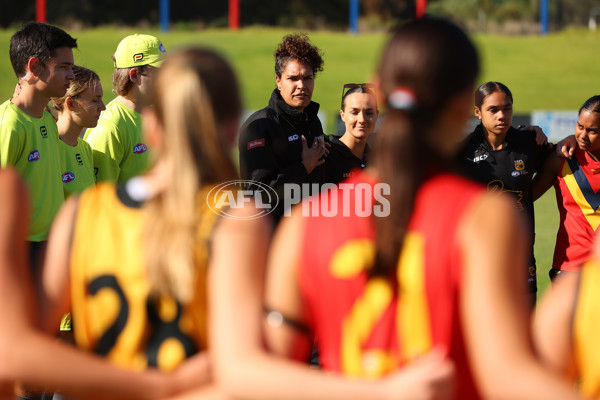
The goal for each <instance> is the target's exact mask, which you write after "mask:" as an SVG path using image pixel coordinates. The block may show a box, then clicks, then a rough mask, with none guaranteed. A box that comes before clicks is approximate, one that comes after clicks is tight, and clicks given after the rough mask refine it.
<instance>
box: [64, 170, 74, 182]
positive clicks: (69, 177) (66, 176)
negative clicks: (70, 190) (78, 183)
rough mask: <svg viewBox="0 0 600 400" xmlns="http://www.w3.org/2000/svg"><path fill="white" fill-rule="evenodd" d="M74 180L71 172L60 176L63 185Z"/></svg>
mask: <svg viewBox="0 0 600 400" xmlns="http://www.w3.org/2000/svg"><path fill="white" fill-rule="evenodd" d="M74 180H75V174H74V173H72V172H65V173H64V174H62V181H63V183H69V182H73V181H74Z"/></svg>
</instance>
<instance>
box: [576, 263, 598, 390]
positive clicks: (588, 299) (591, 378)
mask: <svg viewBox="0 0 600 400" xmlns="http://www.w3.org/2000/svg"><path fill="white" fill-rule="evenodd" d="M598 315H600V261H598V260H591V261H588V262H587V263H586V264H585V265H584V267H583V268H582V270H581V281H580V285H579V292H578V295H577V307H576V309H575V316H574V319H573V329H574V332H573V347H574V354H575V365H576V368H577V371H578V373H579V381H580V390H581V393H582V394H583V395H584V396H586V398H592V399H600V346H598V337H599V336H600V319H599V318H598Z"/></svg>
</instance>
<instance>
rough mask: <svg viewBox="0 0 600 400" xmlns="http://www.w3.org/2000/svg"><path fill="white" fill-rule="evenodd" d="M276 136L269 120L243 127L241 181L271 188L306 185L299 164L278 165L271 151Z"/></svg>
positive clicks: (256, 120) (301, 165) (305, 175)
mask: <svg viewBox="0 0 600 400" xmlns="http://www.w3.org/2000/svg"><path fill="white" fill-rule="evenodd" d="M276 134H277V129H276V127H275V123H274V122H273V121H271V120H269V119H268V118H259V119H255V120H253V121H251V122H249V123H247V124H245V125H244V126H243V127H242V131H241V133H240V139H239V150H240V154H239V157H240V176H241V177H242V179H250V180H254V181H258V182H261V183H264V184H267V185H269V186H271V187H272V188H276V187H278V186H281V185H283V184H284V183H301V182H304V181H306V177H307V174H306V169H305V168H304V165H303V164H302V162H300V161H296V162H291V163H289V164H287V165H283V163H281V162H280V161H278V159H277V156H276V150H275V149H274V148H273V139H274V137H275V135H276ZM279 155H281V154H279Z"/></svg>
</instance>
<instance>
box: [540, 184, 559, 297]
mask: <svg viewBox="0 0 600 400" xmlns="http://www.w3.org/2000/svg"><path fill="white" fill-rule="evenodd" d="M558 221H559V215H558V208H557V207H556V195H555V194H554V189H553V188H550V190H548V191H547V192H546V193H545V194H544V195H543V196H542V197H540V198H539V199H538V200H537V201H536V202H535V259H536V263H537V277H538V297H539V295H540V294H542V293H543V292H544V290H546V289H547V288H548V286H549V284H550V278H549V277H548V271H549V270H550V267H551V266H552V257H553V255H554V243H555V242H556V232H557V231H558Z"/></svg>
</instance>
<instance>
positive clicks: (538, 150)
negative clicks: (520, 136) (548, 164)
mask: <svg viewBox="0 0 600 400" xmlns="http://www.w3.org/2000/svg"><path fill="white" fill-rule="evenodd" d="M530 133H531V134H532V135H531V146H532V156H533V160H534V172H539V171H540V169H541V168H542V165H543V164H544V162H545V161H546V158H548V156H549V155H550V154H552V153H553V152H554V149H553V145H552V143H550V142H548V143H546V144H543V145H538V144H537V143H536V141H535V133H534V132H530Z"/></svg>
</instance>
